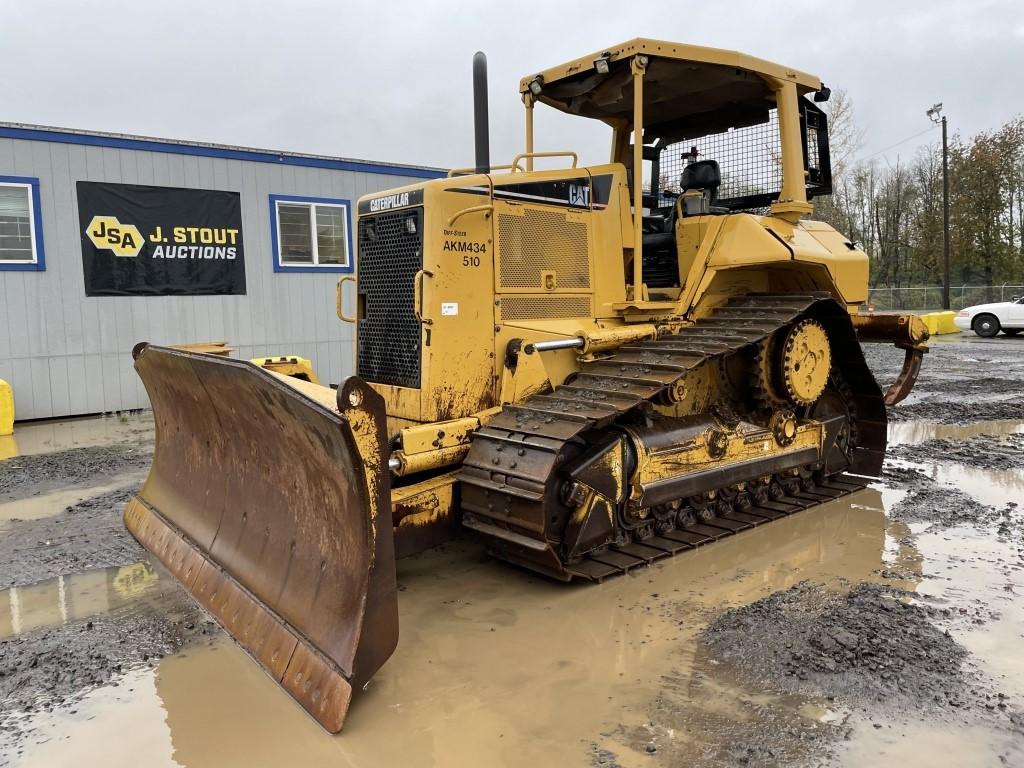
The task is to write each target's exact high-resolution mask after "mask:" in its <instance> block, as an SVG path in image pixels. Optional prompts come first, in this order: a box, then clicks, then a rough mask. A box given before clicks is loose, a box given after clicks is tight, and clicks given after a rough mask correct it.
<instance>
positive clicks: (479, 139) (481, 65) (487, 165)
mask: <svg viewBox="0 0 1024 768" xmlns="http://www.w3.org/2000/svg"><path fill="white" fill-rule="evenodd" d="M473 133H474V138H475V142H476V172H477V173H490V172H491V141H490V130H489V128H488V125H487V56H486V55H485V54H484V52H483V51H477V52H476V53H475V54H474V55H473Z"/></svg>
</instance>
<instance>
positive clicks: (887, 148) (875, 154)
mask: <svg viewBox="0 0 1024 768" xmlns="http://www.w3.org/2000/svg"><path fill="white" fill-rule="evenodd" d="M935 128H936V126H934V125H932V126H930V127H928V128H925V129H924V130H923V131H921V132H920V133H915V134H914V135H913V136H908V137H907V138H905V139H903V140H902V141H897V142H896V143H895V144H890V145H889V146H888V147H886V148H885V149H880V150H878V151H877V152H875V153H874V154H872V155H868V156H867V157H865V158H863V159H864V160H870V159H871V158H873V157H878V156H879V155H881V154H884V153H886V152H888V151H889V150H890V149H895V148H896V147H898V146H900V145H901V144H906V143H907V142H908V141H912V140H914V139H916V138H917V137H918V136H924V135H925V134H926V133H928V132H929V131H932V130H935Z"/></svg>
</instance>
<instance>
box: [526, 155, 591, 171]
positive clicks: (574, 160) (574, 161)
mask: <svg viewBox="0 0 1024 768" xmlns="http://www.w3.org/2000/svg"><path fill="white" fill-rule="evenodd" d="M537 157H571V158H572V167H573V168H575V167H576V166H577V165H579V162H580V158H579V155H577V154H576V153H575V152H568V151H566V152H522V153H520V154H518V155H516V156H515V157H513V158H512V167H513V171H512V173H515V170H514V168H516V167H517V166H518V165H519V161H520V160H526V159H530V160H533V159H534V158H537Z"/></svg>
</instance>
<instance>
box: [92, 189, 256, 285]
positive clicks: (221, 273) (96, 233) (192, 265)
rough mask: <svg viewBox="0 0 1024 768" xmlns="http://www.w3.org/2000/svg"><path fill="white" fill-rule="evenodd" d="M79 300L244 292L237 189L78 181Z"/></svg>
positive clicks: (243, 265)
mask: <svg viewBox="0 0 1024 768" xmlns="http://www.w3.org/2000/svg"><path fill="white" fill-rule="evenodd" d="M78 217H79V223H80V225H81V227H82V261H83V265H84V267H85V295H86V296H168V295H183V294H188V295H193V296H210V295H222V294H232V293H234V294H244V293H245V262H244V260H243V250H242V207H241V202H240V199H239V195H238V193H237V192H218V191H215V190H209V189H178V188H174V187H144V186H140V185H137V184H103V183H99V182H92V181H80V182H78Z"/></svg>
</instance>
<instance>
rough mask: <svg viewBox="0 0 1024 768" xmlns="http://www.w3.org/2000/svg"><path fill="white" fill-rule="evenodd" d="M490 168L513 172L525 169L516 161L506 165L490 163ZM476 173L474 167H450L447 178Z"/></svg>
mask: <svg viewBox="0 0 1024 768" xmlns="http://www.w3.org/2000/svg"><path fill="white" fill-rule="evenodd" d="M491 170H492V171H508V170H510V171H512V173H515V172H516V171H519V172H523V171H525V170H526V169H525V168H523V166H521V165H519V164H518V163H515V164H513V163H508V164H506V165H492V166H491ZM477 173H479V171H477V169H476V168H452V169H451V170H450V171H448V178H449V179H450V178H452V177H453V176H475V175H476V174H477Z"/></svg>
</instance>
